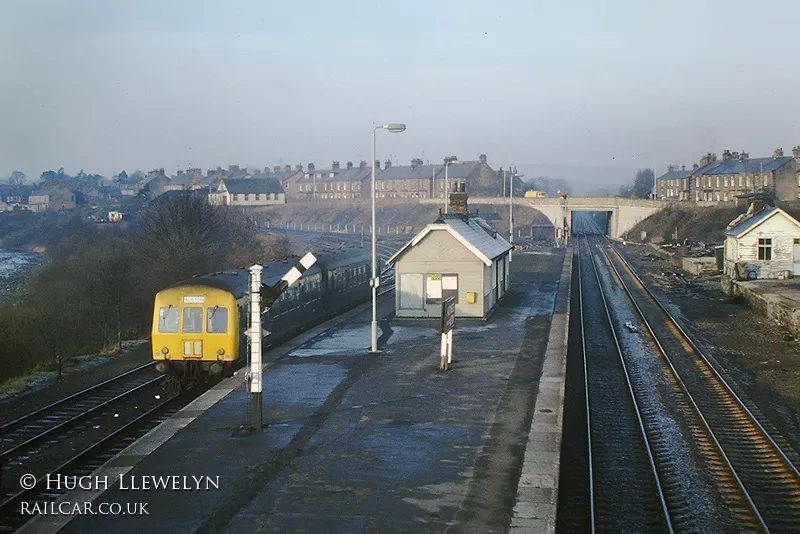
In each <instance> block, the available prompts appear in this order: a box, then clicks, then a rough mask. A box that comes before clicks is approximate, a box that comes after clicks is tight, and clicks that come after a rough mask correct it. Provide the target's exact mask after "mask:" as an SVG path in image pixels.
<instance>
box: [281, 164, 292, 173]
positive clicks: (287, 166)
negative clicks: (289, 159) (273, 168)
mask: <svg viewBox="0 0 800 534" xmlns="http://www.w3.org/2000/svg"><path fill="white" fill-rule="evenodd" d="M283 171H284V172H292V166H291V165H285V166H284V167H283Z"/></svg>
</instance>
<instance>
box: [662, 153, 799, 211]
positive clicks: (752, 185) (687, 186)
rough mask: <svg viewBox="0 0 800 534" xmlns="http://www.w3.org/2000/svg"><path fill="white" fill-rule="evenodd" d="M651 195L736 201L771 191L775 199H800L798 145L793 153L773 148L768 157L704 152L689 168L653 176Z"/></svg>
mask: <svg viewBox="0 0 800 534" xmlns="http://www.w3.org/2000/svg"><path fill="white" fill-rule="evenodd" d="M653 192H654V196H655V198H656V199H659V200H676V201H693V202H711V203H718V202H735V201H737V199H743V198H747V197H752V196H753V195H754V194H758V193H764V192H772V193H773V194H774V195H775V197H776V198H777V199H778V200H783V201H789V200H797V199H799V198H800V147H794V149H792V156H791V157H789V156H784V155H783V149H781V148H778V149H776V150H775V151H774V152H773V154H772V157H771V158H751V157H750V155H749V154H748V153H747V152H744V151H742V152H731V151H730V150H724V151H723V152H722V159H721V160H719V159H717V155H716V154H712V153H710V152H709V153H707V154H706V155H704V156H703V157H702V158H701V159H700V164H699V165H695V166H694V168H693V169H692V170H691V171H687V170H686V168H685V167H683V168H682V169H681V170H676V169H675V168H673V167H670V168H669V170H668V172H667V173H665V174H664V175H662V176H660V177H658V178H657V179H656V183H655V186H654V188H653Z"/></svg>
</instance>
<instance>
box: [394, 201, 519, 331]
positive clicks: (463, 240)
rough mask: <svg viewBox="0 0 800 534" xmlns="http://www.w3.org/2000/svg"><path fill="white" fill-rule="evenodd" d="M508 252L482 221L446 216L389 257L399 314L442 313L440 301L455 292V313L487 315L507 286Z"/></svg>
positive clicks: (463, 216) (507, 245)
mask: <svg viewBox="0 0 800 534" xmlns="http://www.w3.org/2000/svg"><path fill="white" fill-rule="evenodd" d="M464 196H466V195H464ZM464 211H466V205H464ZM509 250H511V245H510V244H509V243H508V241H506V240H505V239H503V238H502V237H500V235H498V233H497V232H496V231H495V230H493V229H492V228H491V227H490V226H489V224H488V223H487V222H486V221H484V220H483V219H481V218H479V217H468V216H465V215H454V214H449V215H442V216H441V217H440V218H439V219H438V220H437V221H436V222H434V223H432V224H429V225H428V226H426V227H425V228H424V229H423V230H422V231H421V232H420V233H419V234H417V235H416V236H415V237H414V238H413V239H412V240H411V241H409V242H408V243H406V244H405V245H404V246H403V247H402V248H401V249H400V250H398V251H397V252H396V253H395V254H394V255H393V256H392V257H391V258H389V260H388V263H394V265H395V281H396V287H395V310H396V316H397V317H438V316H439V315H440V314H441V302H442V300H443V299H445V298H447V297H450V296H453V297H456V316H459V317H478V318H482V317H486V315H487V314H488V313H489V311H490V310H491V309H492V308H494V307H495V306H496V305H497V303H498V302H499V300H500V299H501V298H502V297H503V295H505V293H506V291H507V290H508V287H509V280H510V279H509V262H508V252H509Z"/></svg>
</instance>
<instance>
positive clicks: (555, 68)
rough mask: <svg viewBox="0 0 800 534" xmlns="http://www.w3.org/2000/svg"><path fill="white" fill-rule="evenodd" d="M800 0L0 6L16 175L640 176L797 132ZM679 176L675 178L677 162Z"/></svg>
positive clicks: (8, 140)
mask: <svg viewBox="0 0 800 534" xmlns="http://www.w3.org/2000/svg"><path fill="white" fill-rule="evenodd" d="M799 26H800V3H797V2H794V1H792V0H787V1H778V0H775V1H763V2H753V1H752V0H747V1H742V0H727V1H710V0H693V1H692V0H690V1H684V0H671V1H669V2H652V1H642V0H609V1H603V2H598V1H596V0H584V1H578V0H574V1H571V0H563V1H559V0H554V1H535V0H525V1H493V2H471V1H466V0H461V1H447V0H438V1H435V2H430V1H428V0H424V1H416V0H406V1H393V2H374V1H372V2H366V1H348V0H340V1H338V2H329V1H317V0H306V1H303V2H287V1H285V0H283V1H280V2H278V1H266V0H265V1H256V0H254V1H245V0H240V1H237V2H223V1H218V2H210V1H201V0H185V1H172V0H153V1H151V0H137V1H136V2H110V1H107V0H52V1H37V0H19V1H13V0H2V1H0V73H2V74H1V75H0V177H3V176H8V175H9V174H10V173H11V171H12V170H15V169H20V170H22V171H24V172H25V173H26V174H27V175H28V176H29V180H30V179H32V178H35V177H38V175H39V174H40V173H41V172H42V171H44V170H47V169H54V170H55V169H58V168H59V167H64V168H65V170H66V171H67V172H69V173H73V174H74V173H77V172H78V171H79V170H81V169H84V170H85V172H87V173H88V172H97V173H99V174H103V175H112V174H114V173H117V172H119V171H120V170H122V169H126V170H128V172H130V171H131V170H133V169H141V170H144V171H147V170H150V169H153V168H159V167H164V168H165V169H166V171H167V172H168V173H174V172H175V171H176V170H177V169H182V168H187V167H190V166H192V167H201V168H204V169H206V168H209V167H216V166H218V165H219V166H223V167H225V166H227V165H229V164H239V165H250V166H256V167H263V166H267V165H268V166H273V165H285V164H291V165H292V166H294V165H296V164H303V165H304V166H305V165H307V164H308V163H309V162H314V163H315V164H316V166H317V168H323V167H329V166H330V164H331V162H332V161H334V160H336V161H340V162H341V163H342V165H344V164H345V162H346V161H354V162H356V164H357V162H358V161H360V160H362V159H363V160H367V161H369V160H370V159H371V141H372V137H371V136H372V130H373V126H374V125H380V124H385V123H388V122H404V123H406V124H407V126H408V129H407V130H406V131H405V132H404V133H401V134H392V133H389V132H387V131H379V132H378V134H377V156H378V158H380V159H381V160H385V159H388V158H390V159H392V160H393V161H394V162H395V163H400V164H409V163H410V161H411V159H412V158H415V157H420V158H423V159H424V160H426V161H428V160H429V161H431V162H435V161H441V159H442V158H443V157H445V156H449V155H456V156H459V157H460V158H461V159H477V158H478V155H479V154H486V155H487V157H488V160H489V163H490V164H491V165H492V166H493V167H494V168H498V167H500V166H506V167H507V166H508V165H509V164H512V163H513V164H516V165H517V167H520V168H521V169H522V170H523V171H524V170H525V169H526V168H527V169H529V172H537V171H536V169H540V168H563V169H565V170H564V171H563V172H564V174H565V175H564V176H562V177H564V178H567V179H569V178H575V179H580V180H584V181H587V180H588V181H590V182H592V181H598V182H603V183H605V182H611V181H614V180H615V177H616V178H619V179H618V180H616V181H618V182H622V181H628V180H632V177H633V174H632V173H633V172H635V169H636V168H640V167H650V168H652V167H654V166H657V167H658V168H660V169H662V170H665V169H666V165H667V164H670V163H675V164H686V165H687V166H688V165H691V164H692V163H693V162H696V161H698V160H699V158H700V156H701V155H702V154H703V153H705V152H707V151H711V152H717V154H721V152H722V150H723V149H725V148H728V149H731V150H735V151H740V150H746V151H748V152H749V153H750V155H751V157H756V156H759V155H763V156H769V155H771V154H772V151H773V149H774V148H777V147H783V148H784V151H785V152H786V153H787V154H789V153H790V151H791V148H792V146H796V145H800V68H797V64H796V61H797V59H796V55H797V51H798V49H800V48H799V47H800V44H798V43H800V41H798V39H797V28H798V27H799ZM659 174H661V172H659Z"/></svg>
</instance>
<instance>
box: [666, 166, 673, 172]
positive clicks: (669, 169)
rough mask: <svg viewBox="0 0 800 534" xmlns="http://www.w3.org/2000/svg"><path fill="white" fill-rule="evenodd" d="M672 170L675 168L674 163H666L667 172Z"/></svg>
mask: <svg viewBox="0 0 800 534" xmlns="http://www.w3.org/2000/svg"><path fill="white" fill-rule="evenodd" d="M674 170H675V166H674V165H667V172H672V171H674Z"/></svg>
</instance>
